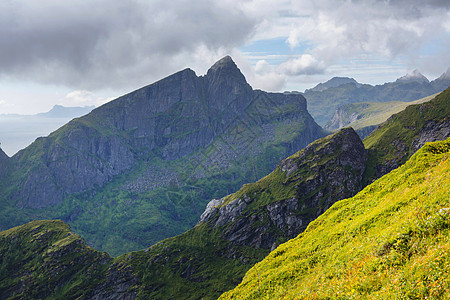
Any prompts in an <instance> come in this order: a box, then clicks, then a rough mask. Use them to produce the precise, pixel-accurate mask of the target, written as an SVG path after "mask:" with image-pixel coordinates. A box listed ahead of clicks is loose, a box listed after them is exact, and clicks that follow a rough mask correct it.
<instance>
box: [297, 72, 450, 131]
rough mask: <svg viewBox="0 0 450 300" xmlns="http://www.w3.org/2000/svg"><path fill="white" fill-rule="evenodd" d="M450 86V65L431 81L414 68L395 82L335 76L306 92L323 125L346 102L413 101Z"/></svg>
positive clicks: (312, 108) (309, 105) (316, 115)
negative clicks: (371, 83)
mask: <svg viewBox="0 0 450 300" xmlns="http://www.w3.org/2000/svg"><path fill="white" fill-rule="evenodd" d="M449 86H450V68H449V69H447V71H446V72H445V73H443V74H442V75H441V76H440V77H438V78H436V79H435V80H433V81H431V82H430V81H429V80H428V79H427V78H426V77H425V76H423V75H422V74H421V73H420V72H419V71H418V70H414V71H412V72H410V73H408V74H407V75H405V76H402V77H400V78H398V79H397V80H396V81H394V82H388V83H385V84H383V85H376V86H372V85H370V84H361V83H358V82H356V80H354V79H353V78H348V77H335V78H332V79H330V80H329V81H327V82H325V83H320V84H318V85H317V86H315V87H314V88H312V89H308V90H305V92H304V93H303V95H304V96H305V98H306V100H307V101H308V111H309V112H310V113H311V115H312V116H313V117H314V119H315V120H316V122H317V123H318V124H320V125H322V126H324V125H325V124H326V123H327V122H328V121H330V119H331V118H332V117H333V114H334V112H335V110H336V109H337V108H338V107H339V106H342V105H344V104H350V103H359V102H387V101H413V100H417V99H421V98H423V97H426V96H430V95H433V94H436V93H439V92H441V91H443V90H445V89H446V88H447V87H449Z"/></svg>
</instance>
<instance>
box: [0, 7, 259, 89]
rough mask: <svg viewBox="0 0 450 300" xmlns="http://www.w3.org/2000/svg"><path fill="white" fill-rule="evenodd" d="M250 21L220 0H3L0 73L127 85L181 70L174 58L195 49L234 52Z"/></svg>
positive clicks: (42, 79) (92, 85)
mask: <svg viewBox="0 0 450 300" xmlns="http://www.w3.org/2000/svg"><path fill="white" fill-rule="evenodd" d="M255 24H256V22H255V20H253V19H251V18H249V17H247V16H246V15H244V14H243V13H242V12H241V11H240V10H238V9H236V7H233V6H231V5H226V4H221V3H220V2H219V1H208V0H201V1H186V0H175V1H148V2H146V1H132V0H130V1H123V0H108V1H105V0H103V1H33V2H32V1H25V0H24V1H3V2H1V3H0V49H1V50H0V75H3V76H8V77H18V78H25V79H31V80H34V81H38V82H41V83H58V84H63V85H67V86H76V87H82V88H99V87H103V86H110V85H126V84H127V82H129V81H138V82H139V81H142V80H143V79H142V78H143V77H146V76H148V74H149V73H152V74H153V75H152V76H153V77H158V76H160V74H167V72H170V71H172V70H171V68H178V67H179V66H178V65H177V66H173V65H174V59H177V56H178V60H182V59H183V55H186V54H187V55H189V53H192V52H194V51H195V49H198V48H199V47H203V48H205V49H210V50H211V51H214V50H217V49H226V48H230V49H231V48H233V47H236V46H237V45H239V44H241V43H242V42H243V41H244V40H245V39H247V38H248V37H249V35H251V33H252V32H253V30H254V26H255ZM177 64H180V62H179V61H177ZM142 83H146V82H142Z"/></svg>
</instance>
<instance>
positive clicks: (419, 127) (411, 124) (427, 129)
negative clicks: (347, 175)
mask: <svg viewBox="0 0 450 300" xmlns="http://www.w3.org/2000/svg"><path fill="white" fill-rule="evenodd" d="M448 137H450V88H448V89H446V90H445V91H443V92H442V93H440V94H439V95H437V96H436V97H435V98H434V99H432V100H430V101H428V102H425V103H423V104H416V105H410V106H408V107H406V109H405V110H404V111H402V112H400V113H398V114H395V115H393V116H392V117H390V118H389V119H388V120H387V121H386V122H384V123H383V124H381V125H380V126H378V127H377V129H376V130H375V131H373V132H372V133H371V134H370V135H369V136H368V137H366V138H365V139H364V141H363V142H364V146H365V147H366V149H367V150H368V151H369V152H368V154H369V158H368V164H367V169H366V174H365V178H366V180H367V181H368V182H370V181H372V180H374V179H377V178H379V177H381V176H383V175H384V174H387V173H389V172H390V171H391V170H393V169H395V168H397V167H399V166H401V165H402V164H403V163H405V162H406V160H407V159H409V157H411V155H412V154H414V153H415V152H416V151H417V150H418V149H419V148H420V147H422V146H423V145H424V144H425V143H426V142H433V141H438V140H444V139H446V138H448Z"/></svg>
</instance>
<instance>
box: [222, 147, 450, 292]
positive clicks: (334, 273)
mask: <svg viewBox="0 0 450 300" xmlns="http://www.w3.org/2000/svg"><path fill="white" fill-rule="evenodd" d="M449 155H450V139H447V140H446V141H441V142H434V143H428V144H426V145H425V146H424V147H423V148H422V149H421V150H419V151H418V152H417V153H416V154H414V155H413V156H412V157H411V159H410V160H409V161H408V162H407V163H406V164H405V165H403V166H402V167H400V168H398V169H396V170H394V171H392V172H391V173H389V174H387V175H386V176H384V177H382V178H380V179H379V180H377V181H376V182H374V183H372V184H371V185H369V186H367V187H366V188H365V189H364V190H363V191H361V192H360V193H358V194H357V195H356V196H355V197H353V198H349V199H345V200H342V201H339V202H337V203H336V204H335V205H333V206H332V207H331V208H330V209H329V210H327V211H326V212H325V213H324V214H323V215H321V216H320V217H319V218H318V219H317V220H316V221H314V222H312V223H311V224H310V225H309V227H308V228H307V230H306V231H305V232H304V233H302V234H300V235H299V236H298V237H297V238H295V239H292V240H290V241H288V242H287V243H285V244H282V245H281V246H279V247H278V248H277V249H276V250H275V251H272V252H271V253H270V254H269V255H268V256H267V257H266V258H265V259H264V260H263V261H262V262H260V263H258V264H256V265H255V266H254V267H253V268H252V269H250V271H249V272H247V274H246V276H245V277H244V280H243V282H242V283H241V284H240V285H239V286H238V287H236V288H235V289H234V290H232V291H230V292H227V293H225V294H224V295H222V297H221V298H220V299H259V298H261V299H277V298H282V299H445V298H448V297H450V290H449V287H450V234H449V233H450V232H449V227H450V226H449V225H450V218H449V217H450V215H449V210H450V181H449V180H448V178H449V174H450V160H449Z"/></svg>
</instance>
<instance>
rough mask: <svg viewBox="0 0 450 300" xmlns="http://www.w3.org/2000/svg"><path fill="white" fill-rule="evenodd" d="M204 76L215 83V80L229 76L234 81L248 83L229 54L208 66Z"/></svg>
mask: <svg viewBox="0 0 450 300" xmlns="http://www.w3.org/2000/svg"><path fill="white" fill-rule="evenodd" d="M206 77H207V78H208V81H209V82H211V83H217V80H224V79H226V78H229V79H230V80H233V81H235V82H236V83H239V84H245V85H248V84H247V81H246V79H245V77H244V75H243V74H242V73H241V70H239V68H238V66H237V65H236V63H235V62H234V61H233V59H232V58H231V57H230V56H229V55H227V56H225V57H223V58H222V59H220V60H219V61H217V62H216V63H215V64H214V65H212V67H211V68H209V70H208V72H207V74H206ZM249 87H250V86H249Z"/></svg>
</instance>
